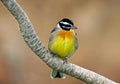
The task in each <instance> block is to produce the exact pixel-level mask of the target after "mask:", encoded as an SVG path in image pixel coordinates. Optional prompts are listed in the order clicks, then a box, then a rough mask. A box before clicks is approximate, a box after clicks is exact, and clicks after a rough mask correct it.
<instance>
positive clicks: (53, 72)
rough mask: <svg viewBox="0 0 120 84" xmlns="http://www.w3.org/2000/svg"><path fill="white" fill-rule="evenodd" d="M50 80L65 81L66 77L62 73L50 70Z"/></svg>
mask: <svg viewBox="0 0 120 84" xmlns="http://www.w3.org/2000/svg"><path fill="white" fill-rule="evenodd" d="M51 78H52V79H53V78H62V79H65V78H66V75H65V74H64V73H61V72H59V71H56V70H52V72H51Z"/></svg>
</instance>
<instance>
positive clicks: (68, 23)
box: [60, 22, 69, 24]
mask: <svg viewBox="0 0 120 84" xmlns="http://www.w3.org/2000/svg"><path fill="white" fill-rule="evenodd" d="M60 23H63V24H69V23H68V22H60Z"/></svg>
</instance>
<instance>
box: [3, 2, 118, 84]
mask: <svg viewBox="0 0 120 84" xmlns="http://www.w3.org/2000/svg"><path fill="white" fill-rule="evenodd" d="M1 1H2V3H3V4H4V6H6V8H7V9H8V10H9V11H10V12H11V14H12V15H13V16H14V17H15V19H16V20H17V21H18V23H19V26H20V31H21V33H22V36H23V38H24V40H25V42H26V43H27V45H28V46H29V47H30V48H31V49H32V51H33V52H34V53H35V54H36V55H37V56H39V57H40V58H41V59H42V60H43V61H44V62H45V63H46V64H47V65H48V66H49V67H51V68H52V69H55V70H58V71H61V72H63V73H66V74H68V75H70V76H73V77H75V78H77V79H80V80H82V81H84V82H86V83H88V84H118V83H116V82H114V81H112V80H110V79H108V78H106V77H104V76H101V75H99V74H97V73H95V72H93V71H90V70H87V69H84V68H82V67H80V66H77V65H75V64H72V63H69V62H68V63H63V60H61V59H60V58H58V57H57V56H53V55H51V54H50V53H49V52H48V50H47V49H46V48H45V46H44V45H43V44H42V42H41V41H40V39H39V37H38V36H37V35H36V32H35V30H34V27H33V25H32V23H31V22H30V20H29V18H28V16H27V14H26V13H25V12H24V11H23V9H22V8H21V7H20V5H19V4H18V3H17V2H16V0H1Z"/></svg>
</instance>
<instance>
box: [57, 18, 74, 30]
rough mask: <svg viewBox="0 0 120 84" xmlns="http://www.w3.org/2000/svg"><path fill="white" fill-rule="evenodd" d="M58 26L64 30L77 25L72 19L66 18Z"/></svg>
mask: <svg viewBox="0 0 120 84" xmlns="http://www.w3.org/2000/svg"><path fill="white" fill-rule="evenodd" d="M57 28H61V29H63V30H67V31H69V30H70V29H72V28H75V27H74V23H73V22H72V21H71V20H70V19H67V18H64V19H62V20H61V21H59V22H58V24H57Z"/></svg>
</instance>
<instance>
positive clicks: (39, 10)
mask: <svg viewBox="0 0 120 84" xmlns="http://www.w3.org/2000/svg"><path fill="white" fill-rule="evenodd" d="M17 1H18V3H19V4H20V5H21V6H22V8H23V9H24V11H25V12H26V13H27V14H28V16H29V18H30V20H31V21H32V23H33V25H34V27H35V31H36V32H37V34H38V36H39V37H40V39H41V41H42V42H43V44H44V45H45V46H46V48H47V44H48V37H49V33H50V31H51V30H52V29H53V28H54V27H55V25H56V23H57V22H58V21H59V20H61V19H62V18H64V17H67V18H70V19H72V20H73V22H74V23H75V25H76V26H77V27H78V29H77V31H76V32H77V35H78V39H79V49H78V50H77V51H76V53H75V54H74V56H72V57H71V58H70V59H69V61H70V62H72V63H74V64H77V65H79V66H81V67H84V68H87V69H89V70H92V71H94V72H97V73H99V74H101V75H103V76H105V77H108V78H110V79H112V80H114V81H116V82H120V77H119V76H120V0H35V1H34V0H17ZM50 72H51V69H50V68H49V67H48V66H47V65H46V64H45V63H44V62H43V61H42V60H41V59H39V57H38V56H36V55H35V54H34V53H33V52H32V51H31V49H30V48H29V47H28V46H27V45H26V43H25V42H24V40H23V38H22V36H21V33H20V29H19V25H18V23H17V21H16V20H15V19H14V17H13V16H12V15H11V14H10V13H9V11H8V10H7V9H6V8H5V7H4V5H3V4H2V3H1V2H0V84H56V83H57V84H66V83H67V84H85V83H84V82H82V81H80V80H78V79H75V78H73V77H70V76H67V78H66V79H65V80H62V79H54V80H53V79H51V78H50Z"/></svg>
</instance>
